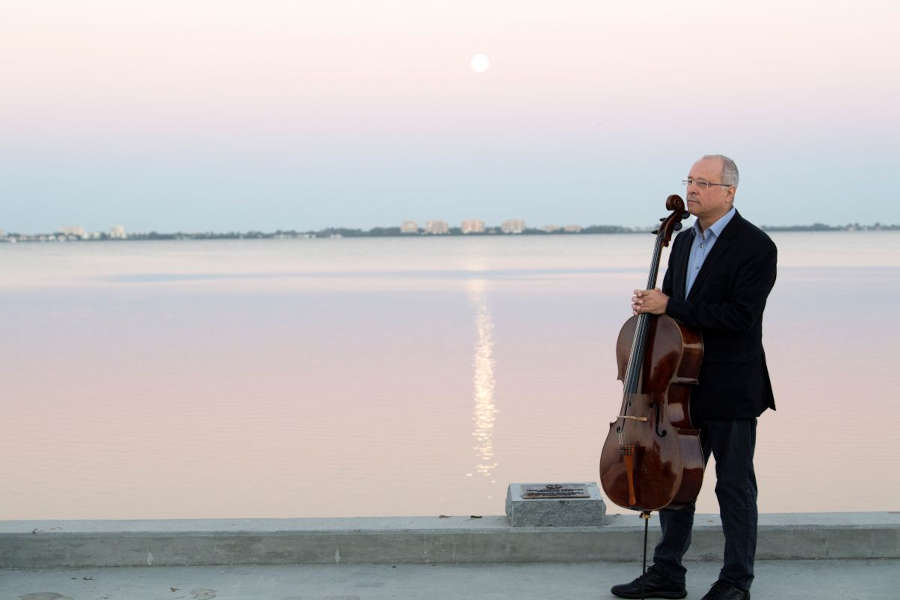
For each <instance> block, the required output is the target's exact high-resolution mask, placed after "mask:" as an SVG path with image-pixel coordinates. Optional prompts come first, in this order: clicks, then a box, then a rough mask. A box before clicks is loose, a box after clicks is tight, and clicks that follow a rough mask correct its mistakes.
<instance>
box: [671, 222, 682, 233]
mask: <svg viewBox="0 0 900 600" xmlns="http://www.w3.org/2000/svg"><path fill="white" fill-rule="evenodd" d="M672 229H674V230H675V231H681V221H675V225H673V226H672Z"/></svg>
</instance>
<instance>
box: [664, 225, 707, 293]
mask: <svg viewBox="0 0 900 600" xmlns="http://www.w3.org/2000/svg"><path fill="white" fill-rule="evenodd" d="M694 235H696V234H695V233H694V231H693V230H691V232H690V235H685V236H683V237H686V238H687V241H686V243H682V244H681V248H679V249H678V251H679V252H680V256H675V257H673V258H674V261H673V263H674V264H673V266H674V268H675V272H674V273H673V277H672V293H673V294H674V295H675V297H676V298H678V299H679V300H684V286H685V284H686V282H687V266H688V259H689V258H690V256H691V245H692V244H693V243H694ZM676 241H678V238H676ZM713 247H714V248H715V246H713ZM672 250H673V251H674V250H675V248H672Z"/></svg>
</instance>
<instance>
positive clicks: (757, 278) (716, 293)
mask: <svg viewBox="0 0 900 600" xmlns="http://www.w3.org/2000/svg"><path fill="white" fill-rule="evenodd" d="M693 239H694V234H693V228H691V229H688V230H687V231H683V232H681V233H680V234H678V236H677V237H676V238H675V241H674V242H673V244H672V252H671V253H670V254H669V266H668V268H667V270H666V275H665V277H664V279H663V287H662V291H663V293H664V294H666V295H667V296H669V303H668V306H667V307H666V314H668V315H669V316H671V317H673V318H675V319H677V320H679V321H681V322H682V323H684V324H685V325H687V326H688V327H691V328H693V329H697V330H699V331H700V332H701V333H702V334H703V364H702V366H701V368H700V376H699V384H698V385H697V387H696V388H695V389H694V391H693V392H692V394H691V415H692V417H693V419H694V424H695V426H696V425H699V423H700V422H702V421H704V420H708V419H749V418H753V417H758V416H759V415H760V414H762V412H763V411H764V410H766V408H772V409H773V410H774V408H775V398H774V396H773V394H772V384H771V382H770V380H769V371H768V368H767V367H766V355H765V353H764V352H763V346H762V317H763V309H764V308H765V307H766V298H767V297H768V296H769V292H770V291H771V289H772V286H773V285H774V284H775V270H776V267H775V265H776V259H777V249H776V247H775V244H774V243H773V242H772V240H771V239H769V236H768V235H766V234H765V233H763V232H762V231H761V230H759V229H758V228H756V227H755V226H754V225H753V224H752V223H750V222H749V221H747V220H746V219H744V218H743V217H741V215H740V214H737V213H735V215H734V217H733V218H732V219H731V221H729V223H728V225H726V226H725V228H724V229H723V230H722V233H721V235H720V236H719V238H718V239H717V240H716V243H715V245H714V246H713V247H712V250H710V252H709V254H708V255H707V257H706V260H705V261H704V262H703V267H702V268H701V269H700V272H699V273H698V274H697V278H696V279H695V280H694V285H693V286H692V287H691V293H690V295H688V297H687V298H685V297H684V285H685V280H686V274H687V263H688V257H689V255H690V252H691V243H692V242H693Z"/></svg>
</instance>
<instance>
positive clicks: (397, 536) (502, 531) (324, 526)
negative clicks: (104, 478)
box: [0, 512, 900, 569]
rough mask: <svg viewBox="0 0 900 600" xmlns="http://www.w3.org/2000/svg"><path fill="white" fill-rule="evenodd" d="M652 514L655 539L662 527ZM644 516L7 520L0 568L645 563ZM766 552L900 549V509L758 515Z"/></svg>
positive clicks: (700, 528)
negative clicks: (538, 523)
mask: <svg viewBox="0 0 900 600" xmlns="http://www.w3.org/2000/svg"><path fill="white" fill-rule="evenodd" d="M658 530H659V526H658V521H657V519H656V516H655V515H654V517H653V518H652V519H651V522H650V544H651V547H652V545H653V544H654V543H655V541H656V538H657V536H658ZM642 542H643V522H642V521H641V519H639V518H638V517H637V516H636V515H634V514H630V515H610V516H609V518H608V522H607V524H606V525H604V526H601V527H510V526H509V525H508V523H507V520H506V517H504V516H486V517H483V518H470V517H448V518H438V517H387V518H348V519H222V520H219V519H203V520H142V521H0V568H7V569H9V568H25V569H29V568H55V567H129V566H199V565H287V564H336V563H355V564H365V563H370V564H399V563H418V564H439V563H446V564H452V563H514V562H584V561H600V560H607V561H609V560H612V561H619V560H622V561H638V560H640V557H641V551H642ZM722 544H723V538H722V531H721V526H720V524H719V518H718V515H697V517H696V520H695V527H694V535H693V542H692V545H691V550H690V552H689V554H688V558H689V559H695V560H718V559H719V558H720V557H721V552H722ZM757 558H759V559H761V560H765V559H776V560H777V559H790V560H794V559H872V558H894V559H896V558H900V512H877V513H874V512H873V513H791V514H765V515H760V520H759V542H758V549H757Z"/></svg>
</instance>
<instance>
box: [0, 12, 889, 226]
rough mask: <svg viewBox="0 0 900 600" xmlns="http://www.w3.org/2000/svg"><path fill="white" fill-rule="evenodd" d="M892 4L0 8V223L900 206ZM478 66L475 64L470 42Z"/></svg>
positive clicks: (634, 220) (802, 213) (828, 211)
mask: <svg viewBox="0 0 900 600" xmlns="http://www.w3.org/2000/svg"><path fill="white" fill-rule="evenodd" d="M898 38H900V3H897V2H895V1H878V0H857V1H854V2H844V1H828V0H826V1H812V0H803V1H786V2H775V1H770V0H762V1H757V2H753V3H749V2H744V3H723V2H713V1H707V0H703V1H701V0H691V1H688V2H671V1H669V2H657V1H652V0H651V1H645V2H639V3H637V2H636V3H633V4H632V5H631V6H628V5H626V3H623V2H605V1H598V0H591V1H588V0H584V1H582V0H558V1H556V2H548V1H546V0H543V1H532V0H515V1H513V0H494V1H487V0H480V1H475V0H453V1H434V0H382V1H376V0H370V1H367V2H363V1H350V0H329V1H327V2H325V1H312V0H295V1H288V0H255V1H253V2H250V1H242V2H239V1H234V0H216V1H207V0H179V1H171V0H157V1H155V2H147V1H141V2H136V1H131V0H117V1H114V0H82V1H79V2H71V1H69V0H59V1H51V0H3V2H2V18H0V75H2V77H0V87H2V90H0V229H3V230H5V231H7V232H21V233H33V232H39V231H53V230H55V229H58V228H59V227H61V226H64V225H82V226H84V227H85V228H87V229H90V230H101V231H102V230H108V229H109V227H110V226H111V225H114V224H121V225H124V226H125V228H126V229H127V230H128V231H149V230H157V231H176V230H181V231H207V230H213V231H229V230H248V229H261V230H265V231H272V230H275V229H297V230H306V229H318V228H323V227H328V226H342V227H365V228H368V227H372V226H376V225H399V223H400V222H401V221H402V220H405V219H412V220H416V221H419V222H420V224H423V223H424V221H425V220H428V219H443V220H446V221H448V222H450V223H451V224H458V222H459V221H461V220H462V219H466V218H480V219H483V220H485V221H486V222H488V223H489V224H499V222H500V221H502V220H503V219H507V218H514V217H517V218H523V219H525V220H526V222H527V223H528V225H530V226H541V225H544V224H550V223H554V224H567V223H578V224H582V225H588V224H623V225H641V226H643V225H650V224H652V223H653V222H654V221H655V220H656V218H657V217H658V216H661V214H662V213H663V212H664V209H663V202H664V199H665V197H666V196H667V195H668V194H670V193H683V188H682V186H681V184H680V181H681V179H682V178H683V177H684V176H685V175H686V174H687V171H688V169H689V168H690V166H691V163H692V162H693V161H694V160H695V159H696V158H697V157H698V156H699V155H701V154H704V153H710V152H721V153H724V154H728V155H730V156H731V157H732V158H734V159H735V160H736V161H737V163H738V166H739V167H740V169H741V177H742V179H741V186H740V189H739V191H738V195H737V203H736V204H737V207H738V209H739V210H741V212H742V213H743V214H744V215H745V216H748V217H749V218H750V219H751V220H753V221H754V222H756V223H758V224H767V225H787V224H795V223H803V224H806V223H812V222H816V221H818V222H824V223H829V224H834V225H836V224H844V223H848V222H853V221H858V222H861V223H867V224H868V223H873V222H875V221H880V222H882V223H900V202H898V200H897V186H896V183H895V182H896V179H897V174H898V173H900V50H898V48H900V41H898ZM478 53H483V54H485V55H487V56H488V57H489V58H490V68H488V69H487V70H486V71H484V72H481V73H479V72H476V71H475V70H473V68H472V66H471V64H470V61H471V59H472V57H473V55H475V54H478Z"/></svg>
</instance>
